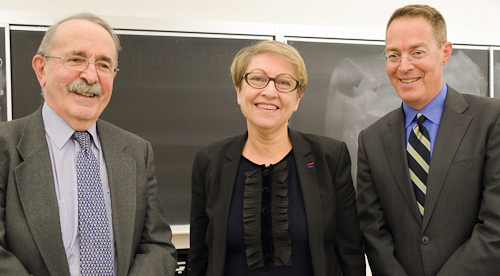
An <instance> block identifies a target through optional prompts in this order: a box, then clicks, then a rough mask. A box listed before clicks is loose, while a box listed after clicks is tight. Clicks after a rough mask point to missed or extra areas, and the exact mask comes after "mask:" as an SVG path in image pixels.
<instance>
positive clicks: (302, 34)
mask: <svg viewBox="0 0 500 276" xmlns="http://www.w3.org/2000/svg"><path fill="white" fill-rule="evenodd" d="M68 15H69V14H56V13H31V12H30V13H28V12H15V11H0V23H2V24H4V26H6V30H7V31H10V30H11V29H12V28H14V29H15V28H18V29H19V28H34V29H39V30H45V29H46V28H45V27H43V26H48V25H50V24H53V23H54V22H56V21H58V20H60V19H62V18H64V17H66V16H68ZM102 17H103V18H104V19H105V20H106V21H107V22H109V23H110V24H111V25H112V26H114V27H115V28H116V29H117V32H121V31H124V32H128V31H132V32H135V31H139V32H153V33H157V32H159V33H173V32H177V33H181V34H193V35H195V36H197V35H200V36H207V35H215V36H217V35H235V36H238V37H239V36H254V37H256V36H267V37H271V38H274V39H276V40H279V41H285V40H291V39H295V38H297V39H308V38H312V39H325V40H332V39H334V40H335V39H337V40H338V39H344V40H345V41H349V42H353V41H360V42H361V43H370V42H375V43H380V44H383V39H384V36H385V30H381V29H359V28H337V27H328V26H307V25H289V24H265V23H247V22H218V21H192V20H170V19H164V18H132V17H122V16H102ZM0 26H3V25H0ZM36 26H42V27H36ZM7 33H8V32H6V37H7ZM448 34H449V35H448V37H449V40H450V41H452V42H454V43H458V44H460V45H454V47H455V49H458V48H459V47H461V46H462V45H461V44H463V45H465V46H464V47H468V46H467V45H484V46H482V47H486V48H489V49H490V53H491V55H490V63H489V64H490V67H491V68H493V66H492V65H493V52H495V56H496V55H497V53H498V52H499V49H500V48H498V47H497V48H494V47H496V46H499V45H500V36H495V35H493V36H488V37H479V36H474V35H473V34H472V35H470V34H467V35H463V34H460V33H456V32H453V31H451V32H450V30H449V32H448ZM6 43H7V44H8V42H6ZM473 47H475V46H473ZM493 49H495V51H493ZM6 51H7V49H6ZM7 56H8V55H7ZM7 59H8V58H7ZM492 71H493V69H492V70H490V76H494V74H493V73H492ZM6 75H7V90H9V87H10V79H11V77H10V65H9V68H7V72H6ZM493 83H495V80H494V79H492V78H491V77H490V87H491V89H490V90H491V91H492V92H491V94H492V96H493V95H494V93H493V91H494V85H493ZM497 91H498V89H497ZM496 94H499V95H498V96H497V97H500V93H496ZM10 102H11V100H9V101H8V103H9V104H10ZM10 116H12V115H10ZM10 119H12V118H8V120H10ZM178 226H179V229H181V228H182V229H184V230H182V231H179V232H178V233H188V230H186V229H188V225H178ZM186 227H187V228H186ZM176 228H177V227H176ZM175 232H176V231H174V233H175Z"/></svg>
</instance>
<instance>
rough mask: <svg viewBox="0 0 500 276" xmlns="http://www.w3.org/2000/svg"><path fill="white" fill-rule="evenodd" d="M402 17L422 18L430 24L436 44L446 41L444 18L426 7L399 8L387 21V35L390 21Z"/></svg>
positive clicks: (434, 10) (409, 6)
mask: <svg viewBox="0 0 500 276" xmlns="http://www.w3.org/2000/svg"><path fill="white" fill-rule="evenodd" d="M402 17H407V18H415V17H423V18H424V19H426V20H427V21H428V22H429V23H430V24H431V27H432V35H433V36H434V39H435V40H436V42H437V44H443V43H446V42H447V41H448V39H447V35H446V22H445V21H444V17H443V16H442V15H441V14H440V13H439V12H438V11H437V10H436V9H435V8H433V7H430V6H427V5H408V6H404V7H402V8H399V9H397V10H396V11H395V12H394V13H393V14H392V16H391V19H389V22H388V23H387V28H386V29H385V32H386V33H387V30H388V29H389V26H390V25H391V23H392V21H394V20H396V19H398V18H402Z"/></svg>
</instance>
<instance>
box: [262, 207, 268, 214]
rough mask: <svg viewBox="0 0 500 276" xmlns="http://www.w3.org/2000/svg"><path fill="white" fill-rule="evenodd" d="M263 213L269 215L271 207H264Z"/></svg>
mask: <svg viewBox="0 0 500 276" xmlns="http://www.w3.org/2000/svg"><path fill="white" fill-rule="evenodd" d="M262 214H263V215H265V216H267V214H269V209H267V208H266V207H264V208H262Z"/></svg>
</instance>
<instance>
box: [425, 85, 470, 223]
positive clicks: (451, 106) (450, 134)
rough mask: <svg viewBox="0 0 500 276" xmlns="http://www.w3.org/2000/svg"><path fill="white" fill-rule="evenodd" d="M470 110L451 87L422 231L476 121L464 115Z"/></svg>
mask: <svg viewBox="0 0 500 276" xmlns="http://www.w3.org/2000/svg"><path fill="white" fill-rule="evenodd" d="M468 107H469V105H468V104H467V102H466V101H465V100H464V98H463V96H462V95H461V94H460V93H459V92H457V91H455V90H454V89H453V88H451V87H449V86H448V92H447V96H446V100H445V103H444V108H443V114H442V116H441V122H440V123H439V130H438V133H437V136H436V143H435V145H434V151H433V153H432V158H431V164H430V166H429V177H428V179H427V195H426V197H425V213H424V220H423V227H422V232H423V231H425V227H427V224H428V223H429V220H430V217H431V215H432V212H433V211H434V207H435V206H436V202H437V200H438V198H439V195H440V193H441V189H442V188H443V185H444V182H445V180H446V175H447V173H448V170H449V168H450V166H451V163H452V162H453V158H454V157H455V154H456V152H457V150H458V147H459V146H460V142H461V141H462V139H463V137H464V135H465V133H466V131H467V128H468V127H469V124H470V122H471V120H472V117H470V116H467V115H463V114H462V113H463V112H464V111H465V110H467V108H468Z"/></svg>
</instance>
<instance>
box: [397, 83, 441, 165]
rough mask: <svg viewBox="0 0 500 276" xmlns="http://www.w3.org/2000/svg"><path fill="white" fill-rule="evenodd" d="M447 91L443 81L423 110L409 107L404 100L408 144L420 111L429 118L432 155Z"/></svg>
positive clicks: (426, 124)
mask: <svg viewBox="0 0 500 276" xmlns="http://www.w3.org/2000/svg"><path fill="white" fill-rule="evenodd" d="M446 93H448V86H447V85H446V83H444V82H443V87H442V88H441V90H440V91H439V93H438V94H437V95H436V97H434V99H432V101H431V102H430V103H428V104H427V105H426V106H424V108H422V110H420V111H418V110H415V109H413V108H411V107H409V106H408V105H407V104H406V103H405V102H403V110H404V112H405V131H406V143H407V144H408V139H409V138H410V133H411V129H412V128H413V126H414V125H415V124H416V123H417V118H416V117H415V116H417V114H418V112H420V113H422V115H424V116H425V117H426V118H427V120H425V121H424V126H425V128H426V129H427V131H428V132H429V136H430V139H431V157H432V151H433V150H434V144H435V142H436V137H437V133H438V129H439V123H440V122H441V115H443V107H444V101H445V100H446ZM431 162H432V161H431Z"/></svg>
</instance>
